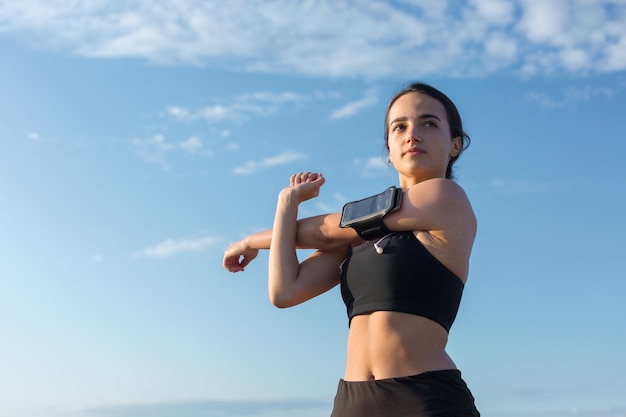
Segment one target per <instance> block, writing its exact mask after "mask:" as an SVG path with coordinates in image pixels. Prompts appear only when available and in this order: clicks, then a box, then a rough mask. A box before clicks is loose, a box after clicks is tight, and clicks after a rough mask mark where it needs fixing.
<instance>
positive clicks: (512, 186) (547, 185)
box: [490, 179, 563, 194]
mask: <svg viewBox="0 0 626 417" xmlns="http://www.w3.org/2000/svg"><path fill="white" fill-rule="evenodd" d="M490 185H491V187H492V189H494V190H496V191H498V192H502V193H506V194H535V193H543V192H547V191H551V190H554V189H556V188H560V187H563V184H558V183H554V182H536V181H529V180H525V179H519V180H503V179H493V180H491V183H490Z"/></svg>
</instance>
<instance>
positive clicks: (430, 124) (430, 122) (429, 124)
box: [424, 120, 437, 127]
mask: <svg viewBox="0 0 626 417" xmlns="http://www.w3.org/2000/svg"><path fill="white" fill-rule="evenodd" d="M424 127H437V122H435V121H434V120H427V121H425V122H424Z"/></svg>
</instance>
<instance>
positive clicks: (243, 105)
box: [167, 91, 310, 123]
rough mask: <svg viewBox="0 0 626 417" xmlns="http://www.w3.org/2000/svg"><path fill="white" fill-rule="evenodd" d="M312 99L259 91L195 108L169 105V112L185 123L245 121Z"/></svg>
mask: <svg viewBox="0 0 626 417" xmlns="http://www.w3.org/2000/svg"><path fill="white" fill-rule="evenodd" d="M309 100H310V98H309V97H306V96H304V95H302V94H298V93H294V92H289V91H285V92H280V93H275V92H256V93H248V94H242V95H240V96H237V97H235V98H232V99H228V100H223V101H221V102H216V103H213V104H210V105H207V106H204V107H201V108H199V109H195V110H194V109H189V108H187V107H184V106H169V107H168V108H167V114H168V115H169V116H171V117H173V118H174V119H176V120H179V121H182V122H192V121H196V120H203V121H205V122H207V123H219V122H224V121H238V122H244V121H247V120H248V119H249V118H251V117H262V116H269V115H273V114H277V113H280V112H281V111H283V110H285V109H293V108H294V107H299V106H302V105H304V104H305V103H306V102H308V101H309Z"/></svg>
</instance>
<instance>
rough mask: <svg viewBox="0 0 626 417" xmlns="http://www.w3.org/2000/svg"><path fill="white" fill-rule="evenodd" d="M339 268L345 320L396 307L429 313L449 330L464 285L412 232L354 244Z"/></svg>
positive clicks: (402, 310) (424, 314)
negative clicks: (346, 316)
mask: <svg viewBox="0 0 626 417" xmlns="http://www.w3.org/2000/svg"><path fill="white" fill-rule="evenodd" d="M374 243H376V245H374ZM376 247H378V248H379V249H378V252H377V251H376ZM381 248H382V252H380V249H381ZM379 252H380V253H379ZM341 269H342V271H341V296H342V297H343V301H344V303H345V304H346V308H347V313H348V319H349V321H350V322H352V318H353V317H354V316H357V315H360V314H368V313H371V312H374V311H397V312H402V313H410V314H415V315H418V316H423V317H426V318H429V319H431V320H434V321H435V322H437V323H439V324H440V325H441V326H442V327H443V328H444V329H445V330H446V332H450V327H451V326H452V323H453V322H454V319H455V318H456V314H457V312H458V310H459V305H460V303H461V295H462V293H463V288H464V284H463V282H462V281H461V280H460V279H459V278H458V277H457V276H456V275H455V274H454V273H452V271H450V270H449V269H448V268H446V267H445V266H444V265H443V264H442V263H441V262H439V260H437V259H436V258H435V257H434V256H433V255H432V254H431V253H430V252H429V251H428V249H426V248H425V247H424V245H423V244H422V243H421V242H420V241H419V240H418V239H417V237H415V235H414V234H413V232H411V231H407V232H397V233H391V234H389V235H387V236H385V237H383V238H381V239H380V240H379V241H368V242H367V243H365V244H363V245H361V246H357V247H354V248H353V249H352V250H351V251H350V253H349V254H348V257H347V258H346V260H345V261H344V263H343V264H342V266H341Z"/></svg>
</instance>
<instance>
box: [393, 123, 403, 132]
mask: <svg viewBox="0 0 626 417" xmlns="http://www.w3.org/2000/svg"><path fill="white" fill-rule="evenodd" d="M405 129H406V124H404V123H396V124H394V125H393V126H391V131H392V132H402V131H404V130H405Z"/></svg>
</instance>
